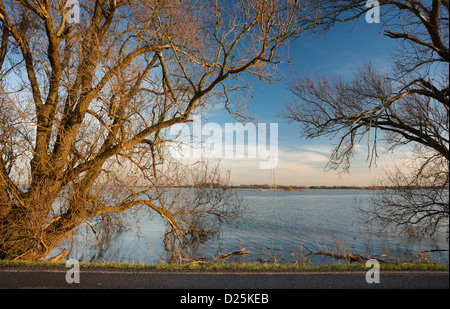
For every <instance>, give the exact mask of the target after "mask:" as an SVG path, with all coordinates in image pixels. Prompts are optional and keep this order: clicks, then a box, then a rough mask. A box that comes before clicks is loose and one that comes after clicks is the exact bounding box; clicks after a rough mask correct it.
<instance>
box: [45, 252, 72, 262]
mask: <svg viewBox="0 0 450 309" xmlns="http://www.w3.org/2000/svg"><path fill="white" fill-rule="evenodd" d="M67 254H69V250H67V249H64V250H63V251H62V252H61V253H60V254H58V255H57V256H54V257H52V258H50V259H48V260H47V261H49V262H52V263H59V262H61V261H63V260H64V258H65V257H66V256H67Z"/></svg>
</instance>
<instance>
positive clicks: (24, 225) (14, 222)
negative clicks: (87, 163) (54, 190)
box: [0, 205, 83, 261]
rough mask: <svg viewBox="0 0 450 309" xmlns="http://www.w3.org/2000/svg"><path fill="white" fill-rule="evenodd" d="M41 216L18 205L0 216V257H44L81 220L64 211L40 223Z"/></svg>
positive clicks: (36, 258) (5, 258) (33, 258)
mask: <svg viewBox="0 0 450 309" xmlns="http://www.w3.org/2000/svg"><path fill="white" fill-rule="evenodd" d="M44 217H47V216H44ZM41 218H42V216H39V215H38V214H37V212H36V211H31V210H30V208H26V209H24V207H22V206H17V205H13V206H12V207H11V210H10V211H9V213H8V214H7V215H6V216H4V217H3V218H0V260H27V261H41V260H44V259H45V258H46V257H47V256H48V255H49V254H50V253H51V252H52V251H53V250H55V249H56V248H57V247H58V246H59V245H60V244H61V243H62V242H63V241H64V240H65V239H66V238H67V237H68V236H69V235H70V234H71V233H72V232H73V230H74V229H75V228H76V227H77V226H78V225H79V224H80V223H81V221H82V220H83V218H82V217H81V216H80V215H78V216H75V215H69V214H66V215H64V217H59V218H57V219H56V220H53V221H52V222H50V223H49V224H47V226H43V225H42V224H41V222H40V221H41V220H40V219H41Z"/></svg>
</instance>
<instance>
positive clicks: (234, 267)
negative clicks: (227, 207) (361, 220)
mask: <svg viewBox="0 0 450 309" xmlns="http://www.w3.org/2000/svg"><path fill="white" fill-rule="evenodd" d="M2 267H30V268H36V267H56V268H66V264H65V262H61V263H51V262H45V261H44V262H27V261H0V271H1V268H2ZM80 267H81V268H91V269H92V268H94V269H102V268H103V269H117V270H141V271H146V270H147V271H162V270H173V271H176V270H191V271H313V270H367V269H368V268H366V267H365V265H362V264H337V265H320V266H299V265H283V264H251V263H249V264H246V263H239V264H233V263H230V264H228V263H217V264H216V263H213V264H181V265H180V264H159V265H145V264H126V263H80ZM380 268H381V270H383V269H384V270H434V271H437V270H440V271H449V266H448V265H439V264H412V263H409V264H380Z"/></svg>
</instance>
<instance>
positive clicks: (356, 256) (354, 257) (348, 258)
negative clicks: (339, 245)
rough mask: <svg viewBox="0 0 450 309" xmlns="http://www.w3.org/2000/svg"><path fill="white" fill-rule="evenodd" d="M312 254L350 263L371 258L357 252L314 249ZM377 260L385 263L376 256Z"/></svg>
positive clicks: (361, 261)
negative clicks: (342, 252) (347, 252)
mask: <svg viewBox="0 0 450 309" xmlns="http://www.w3.org/2000/svg"><path fill="white" fill-rule="evenodd" d="M312 254H315V255H324V256H329V257H332V258H334V259H338V260H346V261H349V262H350V263H354V262H357V263H365V262H367V261H368V260H370V259H372V258H371V257H365V256H362V255H359V254H351V253H349V254H337V253H334V252H324V251H315V252H312ZM383 256H385V255H383ZM377 261H378V262H380V263H387V262H385V261H382V260H380V259H379V258H378V257H377Z"/></svg>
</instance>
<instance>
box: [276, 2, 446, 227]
mask: <svg viewBox="0 0 450 309" xmlns="http://www.w3.org/2000/svg"><path fill="white" fill-rule="evenodd" d="M378 2H379V5H380V11H381V18H382V21H383V26H384V29H385V30H384V35H386V36H388V37H390V38H393V39H395V40H397V42H398V49H397V50H395V51H393V53H392V55H393V57H392V63H391V67H390V69H391V70H390V71H389V72H386V70H384V71H383V70H377V68H374V67H373V65H371V64H367V65H366V66H364V67H362V68H360V69H358V70H357V71H356V72H355V74H354V79H353V80H351V81H347V80H344V79H342V78H337V79H334V80H330V79H329V78H322V79H316V78H315V77H314V76H310V75H305V76H304V77H302V78H298V79H297V80H295V81H294V82H293V83H292V84H291V86H290V88H289V89H290V90H291V92H292V93H293V95H294V97H295V98H296V101H295V102H294V103H292V104H288V105H287V106H286V108H285V110H284V112H283V117H285V119H287V120H289V121H291V122H296V123H299V124H300V126H301V128H302V130H303V132H304V134H305V136H306V137H307V138H316V137H320V136H330V137H332V138H335V139H336V140H337V145H336V147H335V149H334V151H333V152H332V155H331V160H330V165H329V166H331V167H333V168H336V169H337V168H341V169H343V170H344V171H348V169H349V167H350V163H351V159H352V157H353V155H354V153H355V149H356V147H357V145H359V144H360V143H361V142H366V143H367V149H368V161H370V164H372V163H373V162H374V161H375V160H376V158H377V156H378V153H377V151H378V150H379V148H380V147H378V144H379V142H380V140H384V141H385V142H387V144H386V145H387V146H388V148H387V149H388V150H389V151H394V150H397V149H398V148H400V147H401V146H404V145H410V146H414V147H416V148H415V149H416V150H415V153H416V154H417V156H416V155H415V156H414V158H415V159H417V160H416V161H415V162H416V163H415V164H414V165H412V166H411V169H412V172H406V173H404V174H402V175H403V176H404V177H397V176H396V177H390V180H391V181H393V182H392V185H394V186H395V187H397V188H400V187H406V188H411V187H416V188H417V187H421V186H423V187H430V186H432V187H433V188H434V189H433V190H431V191H430V190H428V191H427V194H428V193H429V194H430V195H429V196H428V198H427V200H424V199H423V193H424V192H418V191H411V190H408V191H404V193H405V194H407V196H403V198H398V199H397V200H396V201H394V200H393V199H394V196H392V199H390V200H388V199H386V198H384V199H383V201H378V202H379V205H378V206H380V205H381V204H384V205H385V206H386V207H384V208H383V210H382V211H381V208H380V207H376V209H378V210H380V211H381V212H379V211H378V212H377V211H375V212H374V213H378V215H377V216H376V217H378V218H379V219H382V218H383V219H384V220H383V221H384V223H388V222H390V223H394V224H397V225H401V226H403V227H405V226H406V225H411V224H412V223H418V222H419V221H422V220H423V222H424V221H427V220H428V219H429V223H427V224H426V226H427V228H426V230H428V231H429V232H434V231H435V228H434V227H433V226H434V225H435V224H436V223H437V222H442V221H445V218H446V220H447V222H448V206H447V207H441V206H442V205H443V204H447V203H448V163H449V45H448V44H449V41H448V40H449V36H448V31H449V30H448V26H449V4H448V1H445V0H442V1H441V0H433V1H431V0H430V1H410V0H404V1H400V0H386V1H384V0H380V1H378ZM320 7H321V15H320V17H319V18H318V22H317V23H318V24H320V25H322V26H323V27H325V28H328V27H330V26H332V25H333V24H334V23H336V22H347V21H352V20H353V21H354V20H357V19H358V18H360V17H363V16H364V14H366V13H367V12H368V10H369V9H370V8H366V6H365V1H357V0H354V1H353V0H347V1H320ZM419 159H420V160H419ZM445 167H447V168H445ZM400 180H402V181H401V183H402V185H400ZM435 189H436V190H437V191H436V190H435ZM397 191H398V190H397ZM397 193H399V192H397ZM413 193H414V194H413ZM416 193H418V194H416ZM416 198H417V199H416ZM413 199H414V200H415V202H412V200H413ZM418 204H421V206H418ZM431 204H433V205H434V206H430V205H431ZM400 205H402V206H400ZM434 207H437V208H439V211H436V212H435V210H436V209H435V208H434ZM418 209H420V210H418ZM426 218H428V219H426ZM442 219H444V220H442ZM447 224H448V223H447Z"/></svg>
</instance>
